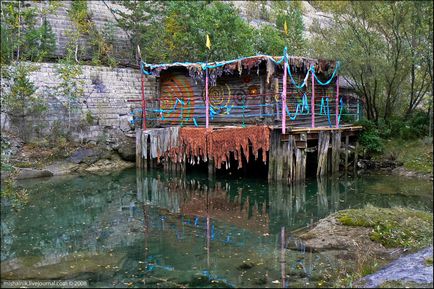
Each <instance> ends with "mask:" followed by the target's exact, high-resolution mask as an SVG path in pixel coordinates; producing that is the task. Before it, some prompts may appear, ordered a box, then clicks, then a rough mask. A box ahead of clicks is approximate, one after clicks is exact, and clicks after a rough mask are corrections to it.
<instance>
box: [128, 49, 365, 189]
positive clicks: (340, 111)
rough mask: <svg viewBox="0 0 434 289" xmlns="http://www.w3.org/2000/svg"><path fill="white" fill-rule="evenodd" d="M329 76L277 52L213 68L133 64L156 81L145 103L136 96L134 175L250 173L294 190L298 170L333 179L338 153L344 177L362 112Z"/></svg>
mask: <svg viewBox="0 0 434 289" xmlns="http://www.w3.org/2000/svg"><path fill="white" fill-rule="evenodd" d="M338 69H339V63H338V62H336V61H328V60H318V59H310V58H304V57H289V56H288V55H287V54H286V50H285V52H284V55H283V56H281V57H273V56H268V55H257V56H252V57H245V58H240V59H235V60H230V61H222V62H215V63H201V62H199V63H179V62H177V63H171V64H147V63H145V62H141V71H142V77H143V76H144V75H153V76H155V77H157V80H158V89H157V93H156V95H155V96H154V98H153V99H151V100H149V99H147V100H145V98H144V96H143V93H142V107H141V109H140V110H137V111H136V113H135V115H136V118H135V122H136V123H137V124H138V127H139V128H138V129H137V134H136V150H137V152H136V153H137V166H138V167H140V168H143V169H144V170H148V169H154V168H157V167H162V168H164V169H165V170H170V171H177V172H181V173H183V172H185V170H186V167H187V166H203V167H204V168H205V167H208V173H209V174H210V175H213V174H215V173H216V169H217V170H242V171H244V172H245V173H246V169H247V168H248V167H252V166H253V167H256V169H255V168H253V171H255V170H257V169H258V168H259V170H262V171H266V174H268V179H269V180H286V181H288V182H295V181H298V180H303V179H304V178H305V176H306V168H307V166H308V170H309V172H313V171H315V174H316V175H319V176H321V175H324V174H327V173H336V172H338V171H339V167H340V162H341V158H340V155H341V152H344V154H345V163H344V165H343V167H344V168H345V169H347V168H348V147H349V145H350V142H351V144H352V145H353V144H354V143H356V141H357V132H358V131H359V130H360V127H358V126H354V125H352V123H353V122H355V121H356V120H358V118H359V114H360V111H361V108H360V105H361V103H360V102H359V100H358V98H357V97H354V95H352V94H348V93H346V94H343V93H342V91H345V92H348V87H346V90H343V89H341V87H340V85H339V79H340V77H339V75H338ZM142 83H143V82H142ZM340 89H341V92H340ZM142 90H143V86H142ZM343 141H344V146H342V143H343ZM355 146H356V145H354V146H353V147H355ZM306 153H310V155H312V156H314V157H313V158H312V160H309V161H308V160H307V156H306ZM353 162H354V164H355V163H356V160H353Z"/></svg>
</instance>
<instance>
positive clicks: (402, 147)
mask: <svg viewBox="0 0 434 289" xmlns="http://www.w3.org/2000/svg"><path fill="white" fill-rule="evenodd" d="M383 144H384V150H383V153H382V154H380V155H377V156H375V157H374V158H375V159H377V160H396V161H398V162H402V163H403V166H404V168H406V169H407V170H410V171H414V172H418V173H424V174H432V173H433V170H432V162H433V146H432V138H431V139H429V138H424V139H412V140H403V139H401V138H398V139H389V140H384V142H383Z"/></svg>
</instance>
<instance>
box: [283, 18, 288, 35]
mask: <svg viewBox="0 0 434 289" xmlns="http://www.w3.org/2000/svg"><path fill="white" fill-rule="evenodd" d="M283 30H285V34H286V35H288V25H287V24H286V20H285V23H284V24H283Z"/></svg>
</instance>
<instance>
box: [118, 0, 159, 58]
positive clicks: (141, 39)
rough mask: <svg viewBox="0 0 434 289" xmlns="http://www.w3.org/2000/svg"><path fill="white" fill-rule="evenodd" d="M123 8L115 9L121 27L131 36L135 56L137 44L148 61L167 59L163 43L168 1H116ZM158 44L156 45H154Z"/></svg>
mask: <svg viewBox="0 0 434 289" xmlns="http://www.w3.org/2000/svg"><path fill="white" fill-rule="evenodd" d="M116 3H117V4H119V5H121V6H122V7H123V9H117V10H113V13H114V14H115V15H116V19H117V22H118V25H119V27H120V28H122V29H123V30H124V31H125V32H126V33H127V34H128V36H129V40H130V43H131V46H132V47H133V49H134V50H133V51H132V56H133V57H134V56H135V52H136V48H137V45H140V49H141V51H142V54H143V56H144V59H145V60H147V61H155V60H157V59H158V60H161V59H165V51H166V49H165V48H164V47H163V45H162V38H163V33H164V29H162V26H161V25H162V18H163V17H164V11H165V8H166V5H167V2H164V1H152V0H151V1H138V0H126V1H116ZM153 45H156V46H153Z"/></svg>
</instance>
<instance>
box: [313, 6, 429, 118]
mask: <svg viewBox="0 0 434 289" xmlns="http://www.w3.org/2000/svg"><path fill="white" fill-rule="evenodd" d="M315 5H316V7H319V8H320V9H322V10H323V11H325V12H328V13H331V15H332V17H333V20H332V21H330V22H328V23H322V25H320V23H318V22H316V23H314V24H313V25H312V33H313V35H314V38H313V41H312V42H311V46H312V47H313V49H314V51H315V52H314V55H313V56H314V57H321V58H329V59H330V58H331V59H338V60H340V61H341V63H342V72H341V73H342V74H343V75H345V76H346V77H349V78H350V79H351V80H352V83H353V86H354V88H355V90H356V92H357V93H358V94H359V95H360V96H361V97H363V98H364V99H365V109H366V115H367V117H368V119H371V120H374V121H375V122H377V123H378V121H379V119H383V120H385V121H386V122H388V121H389V120H390V119H391V118H392V117H394V116H399V115H401V114H403V113H405V112H406V111H407V114H410V113H411V112H412V111H414V110H415V109H416V107H417V106H418V104H419V103H420V102H421V101H422V99H424V98H426V96H427V95H429V91H431V95H432V85H431V84H430V83H429V81H427V80H428V78H429V77H428V76H429V75H432V65H431V64H432V17H433V13H432V2H425V1H421V2H417V3H416V2H412V1H408V2H407V1H396V2H363V1H353V2H351V1H350V2H337V1H336V2H319V3H316V4H315ZM418 19H420V21H419V20H418ZM421 19H423V20H421ZM429 59H431V60H429ZM430 66H431V67H430Z"/></svg>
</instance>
